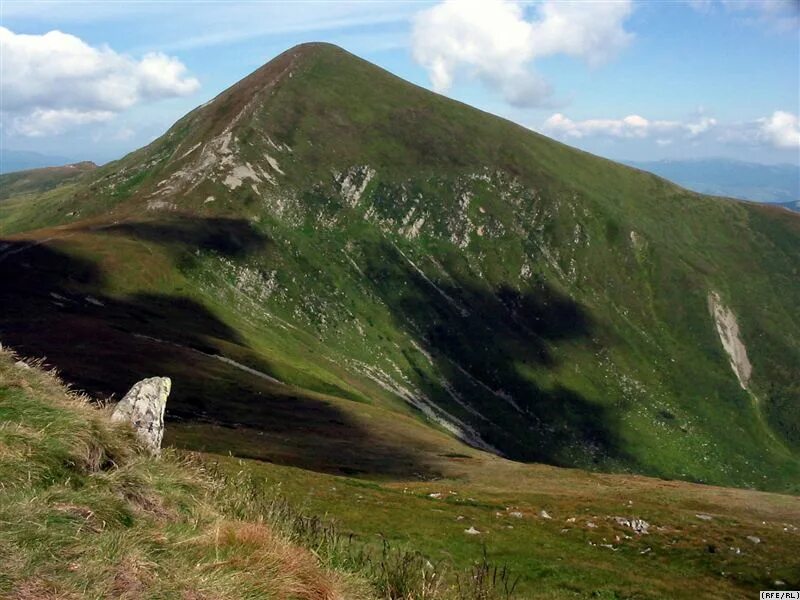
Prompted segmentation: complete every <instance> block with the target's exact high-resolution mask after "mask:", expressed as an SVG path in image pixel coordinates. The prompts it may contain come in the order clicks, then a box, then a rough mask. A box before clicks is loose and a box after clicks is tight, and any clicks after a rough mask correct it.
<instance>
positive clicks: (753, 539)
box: [747, 535, 761, 544]
mask: <svg viewBox="0 0 800 600" xmlns="http://www.w3.org/2000/svg"><path fill="white" fill-rule="evenodd" d="M747 539H748V540H750V541H751V542H753V543H754V544H760V543H761V538H760V537H758V536H756V535H748V536H747Z"/></svg>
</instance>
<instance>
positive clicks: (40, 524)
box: [0, 350, 800, 600]
mask: <svg viewBox="0 0 800 600" xmlns="http://www.w3.org/2000/svg"><path fill="white" fill-rule="evenodd" d="M0 419H2V423H3V425H2V427H0V476H1V477H2V486H0V522H2V526H1V527H0V561H2V564H3V569H2V572H0V595H2V596H3V597H4V598H8V599H9V600H23V599H29V598H86V597H96V598H107V597H115V598H136V599H146V598H153V599H155V598H158V599H171V598H181V599H186V598H222V599H227V598H230V599H231V600H233V599H237V600H238V599H241V598H259V599H261V598H275V599H281V600H283V599H289V598H292V599H296V600H334V599H338V598H347V599H348V600H358V599H360V598H364V599H365V600H366V599H368V598H381V599H389V600H418V599H419V598H429V599H432V600H477V599H479V600H493V599H496V600H500V599H503V600H510V599H512V598H526V599H528V598H549V599H553V598H644V599H650V598H652V599H656V598H665V597H669V598H712V597H713V598H731V599H733V598H741V597H745V596H749V595H752V594H753V593H755V591H756V590H758V589H764V588H775V587H777V588H781V587H786V588H787V589H793V588H794V587H796V586H797V585H798V584H800V579H798V578H797V573H798V568H800V563H798V558H797V557H798V556H800V554H798V550H800V546H798V536H797V531H798V524H800V522H799V521H798V518H799V517H800V511H798V502H797V498H794V497H790V496H780V495H775V494H765V493H760V492H752V491H744V490H731V489H722V488H714V487H710V486H698V485H693V484H685V483H674V482H664V481H659V480H654V479H647V478H642V477H630V476H627V477H626V476H610V475H592V474H589V473H585V472H581V471H577V470H564V469H557V468H553V467H545V466H537V465H521V464H519V463H513V462H510V461H507V460H504V459H500V458H497V457H495V456H493V455H491V454H487V453H483V452H480V451H474V450H470V449H467V448H464V447H460V448H459V447H458V446H457V443H456V442H453V441H452V440H449V439H448V438H447V436H445V435H443V434H438V435H432V436H431V438H430V439H429V443H430V444H431V445H434V447H437V448H438V450H439V452H438V453H437V454H435V455H434V456H436V457H437V458H436V459H435V460H436V461H437V467H438V468H439V469H440V476H439V478H437V479H436V480H428V481H423V480H417V481H407V480H406V481H398V482H384V483H381V484H376V483H371V482H366V481H364V480H363V479H356V478H351V477H343V476H332V475H324V474H319V473H315V472H314V471H308V470H302V469H296V468H290V467H279V466H276V465H270V464H268V463H263V462H260V461H247V460H245V461H242V460H236V459H233V458H223V457H220V456H213V455H205V456H204V455H199V454H196V453H186V452H180V451H175V450H172V449H165V450H164V451H163V453H162V455H161V457H160V458H158V459H156V458H153V457H151V456H150V455H149V454H147V453H146V452H144V451H142V450H141V449H140V447H139V445H138V443H137V442H135V441H134V437H133V435H132V431H131V430H130V429H128V427H127V426H121V425H112V424H111V422H110V421H109V411H108V409H107V408H105V407H104V406H103V405H100V406H98V405H92V404H90V403H88V402H87V401H86V399H85V398H83V397H80V396H78V395H76V394H75V393H74V392H70V391H69V390H68V389H66V388H65V387H64V386H63V384H62V383H61V382H60V381H59V380H58V379H57V377H56V376H55V375H54V374H53V373H46V372H42V370H40V368H39V366H38V365H36V364H34V365H31V364H28V363H24V362H22V361H20V360H18V358H17V357H15V356H14V355H13V354H12V353H11V352H9V351H8V350H0ZM170 427H172V426H168V433H169V428H170ZM459 450H460V452H459ZM314 513H317V514H323V513H324V514H325V515H327V516H326V517H324V518H320V517H317V516H314ZM334 517H335V519H336V522H333V520H332V519H333V518H334ZM420 551H422V553H420ZM487 555H488V556H487ZM512 590H513V593H512Z"/></svg>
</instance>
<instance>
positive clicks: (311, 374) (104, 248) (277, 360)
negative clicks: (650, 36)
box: [0, 44, 800, 492]
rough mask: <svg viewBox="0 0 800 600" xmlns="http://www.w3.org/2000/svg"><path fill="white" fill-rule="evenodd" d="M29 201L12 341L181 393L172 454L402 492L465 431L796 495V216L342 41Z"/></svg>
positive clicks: (72, 367)
mask: <svg viewBox="0 0 800 600" xmlns="http://www.w3.org/2000/svg"><path fill="white" fill-rule="evenodd" d="M14 202H15V200H14V199H13V198H10V199H8V200H6V201H4V202H2V203H0V235H2V236H3V239H2V241H0V244H2V245H0V277H2V278H3V280H4V281H14V282H15V284H14V285H13V286H3V287H2V288H1V289H0V309H1V310H0V339H2V340H3V342H5V343H8V344H10V345H12V346H13V347H15V348H16V349H18V350H19V351H20V352H22V353H24V354H25V355H28V356H46V357H47V359H48V361H49V362H50V363H52V364H53V365H56V366H57V367H58V368H59V369H60V370H61V372H62V373H63V375H64V377H65V378H66V379H67V380H68V381H70V382H72V383H74V384H75V385H77V386H78V387H80V388H81V389H84V390H86V391H88V392H89V393H91V394H93V395H98V396H104V395H107V394H116V395H117V396H119V395H120V394H122V393H124V392H125V391H126V389H127V387H128V386H129V385H130V382H131V381H135V380H137V379H141V378H142V377H145V376H148V375H151V374H153V373H156V372H157V373H160V374H163V375H168V376H170V377H172V378H173V380H174V381H175V389H176V393H175V396H174V399H173V401H172V403H171V405H170V412H169V416H170V418H171V419H173V420H174V421H175V422H179V423H180V424H179V425H177V426H176V427H174V428H173V433H172V438H171V442H172V443H174V444H176V445H178V446H183V447H188V448H195V449H210V450H217V451H220V452H223V453H227V452H232V453H233V454H235V455H238V456H243V457H251V458H259V459H262V460H267V461H271V462H276V463H279V464H286V465H293V466H301V467H306V468H312V469H315V470H318V471H327V472H330V473H338V474H342V473H345V474H357V475H360V476H364V477H371V478H375V479H379V480H385V479H397V478H400V479H408V478H413V477H419V476H422V477H435V476H437V473H438V472H437V468H438V467H437V464H436V461H435V460H432V459H431V456H435V454H431V452H432V451H433V452H435V450H433V449H435V448H436V445H437V444H438V442H436V443H435V444H434V443H433V442H432V441H431V439H432V438H431V437H430V436H438V435H439V432H447V433H448V434H449V435H450V436H451V439H452V440H453V443H456V442H455V440H461V441H463V442H465V443H467V444H469V445H471V446H473V447H475V448H480V449H484V450H487V451H490V452H493V453H496V454H501V455H504V456H506V457H508V458H511V459H515V460H519V461H526V462H532V461H535V462H544V463H549V464H552V465H562V466H575V467H582V468H588V469H597V470H604V471H615V472H636V473H643V474H649V475H656V476H660V477H666V478H678V479H685V480H691V481H700V482H708V483H716V484H724V485H735V486H742V487H754V488H760V489H768V490H784V491H795V492H796V491H798V488H797V482H798V481H800V461H799V460H798V456H800V408H798V407H800V384H799V383H798V379H797V377H796V374H797V372H798V371H800V319H798V316H797V311H796V306H797V305H798V304H800V286H799V285H798V283H797V281H798V279H797V276H798V268H800V244H799V243H798V242H800V219H798V216H797V215H795V214H792V213H790V212H788V211H784V210H781V209H771V208H768V207H761V206H754V205H749V204H746V203H740V202H735V201H728V200H721V199H718V198H710V197H705V196H702V195H699V194H695V193H691V192H688V191H686V190H684V189H681V188H679V187H677V186H674V185H672V184H670V183H668V182H666V181H665V180H663V179H659V178H658V177H655V176H653V175H650V174H647V173H643V172H641V171H638V170H635V169H631V168H628V167H624V166H622V165H618V164H615V163H612V162H610V161H606V160H603V159H600V158H597V157H594V156H591V155H588V154H585V153H582V152H579V151H577V150H574V149H572V148H569V147H567V146H564V145H562V144H559V143H557V142H555V141H553V140H550V139H548V138H546V137H543V136H540V135H538V134H536V133H533V132H531V131H529V130H526V129H524V128H522V127H519V126H517V125H514V124H512V123H510V122H507V121H504V120H502V119H499V118H497V117H494V116H492V115H488V114H486V113H482V112H480V111H477V110H475V109H473V108H470V107H468V106H465V105H462V104H460V103H457V102H454V101H452V100H449V99H447V98H444V97H441V96H438V95H435V94H432V93H430V92H427V91H425V90H423V89H421V88H418V87H415V86H413V85H411V84H409V83H407V82H404V81H402V80H400V79H398V78H396V77H394V76H393V75H391V74H389V73H387V72H385V71H382V70H381V69H379V68H377V67H375V66H374V65H371V64H369V63H367V62H365V61H362V60H360V59H358V58H356V57H354V56H352V55H350V54H348V53H347V52H345V51H343V50H341V49H339V48H336V47H333V46H329V45H324V44H307V45H303V46H299V47H296V48H293V49H291V50H289V51H287V52H286V53H284V54H282V55H281V56H279V57H277V58H276V59H274V60H272V61H271V62H269V63H268V64H266V65H265V66H264V67H262V68H260V69H259V70H257V71H255V72H254V73H253V74H251V75H250V76H248V77H247V78H245V79H244V80H242V81H241V82H239V83H237V84H236V85H234V86H233V87H231V88H230V89H228V90H226V91H225V92H223V93H222V94H220V95H219V96H218V97H217V98H215V99H214V100H212V101H211V102H209V103H207V104H206V105H203V106H201V107H198V108H197V109H195V110H194V111H192V112H191V113H189V114H188V115H186V116H185V117H184V118H183V119H181V120H180V121H178V122H177V123H176V124H175V125H174V126H173V127H172V128H171V129H170V130H169V131H168V132H167V133H166V134H164V135H163V136H162V137H160V138H159V139H157V140H156V141H154V142H153V143H152V144H150V145H148V146H147V147H145V148H142V149H141V150H138V151H136V152H134V153H132V154H130V155H128V156H127V157H125V158H124V159H122V160H120V161H117V162H115V163H111V164H109V165H105V166H103V167H101V168H98V169H97V170H95V171H94V172H93V173H92V174H91V176H89V177H88V178H86V179H85V180H84V179H81V180H80V181H79V182H77V183H74V184H68V185H66V186H60V187H56V188H53V189H51V190H49V191H47V192H45V193H43V194H41V195H38V196H35V197H31V198H27V199H26V200H25V202H18V201H17V202H16V203H15V204H14V205H13V208H8V207H9V206H11V203H14ZM729 355H730V356H733V357H734V358H733V363H732V362H731V361H732V359H731V358H730V356H729ZM87 356H90V357H91V360H88V361H87V360H86V358H87ZM436 439H437V440H438V439H439V438H438V437H436ZM458 447H461V446H460V445H458ZM456 452H458V451H456Z"/></svg>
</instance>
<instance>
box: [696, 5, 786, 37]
mask: <svg viewBox="0 0 800 600" xmlns="http://www.w3.org/2000/svg"><path fill="white" fill-rule="evenodd" d="M686 3H687V4H688V5H689V6H691V7H692V8H694V9H695V10H696V11H698V12H702V13H705V14H712V13H714V12H717V9H720V10H721V11H724V12H726V13H728V14H730V15H734V16H735V18H737V19H738V20H739V21H741V22H743V23H746V24H750V25H757V26H761V27H764V28H766V29H768V30H771V31H778V32H782V33H795V32H796V31H797V28H798V27H800V3H798V2H797V0H686Z"/></svg>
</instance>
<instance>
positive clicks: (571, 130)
mask: <svg viewBox="0 0 800 600" xmlns="http://www.w3.org/2000/svg"><path fill="white" fill-rule="evenodd" d="M716 125H717V121H716V119H714V118H712V117H705V116H703V117H700V118H698V119H697V120H696V121H687V122H682V121H665V120H650V119H646V118H644V117H642V116H639V115H628V116H627V117H623V118H622V119H586V120H583V121H573V120H572V119H570V118H568V117H566V116H564V115H563V114H561V113H556V114H554V115H553V116H551V117H550V118H549V119H547V120H546V121H545V122H544V124H543V125H542V131H544V132H545V133H549V134H551V135H555V136H558V137H564V138H576V139H580V138H584V137H592V136H606V137H615V138H626V139H637V138H638V139H643V138H649V137H653V136H658V137H659V138H660V139H659V140H658V142H657V143H659V144H660V145H665V144H668V143H670V142H671V140H669V138H667V137H665V136H669V135H683V136H684V137H689V138H692V137H696V136H698V135H700V134H701V133H704V132H706V131H708V130H709V129H711V128H712V127H715V126H716Z"/></svg>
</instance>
